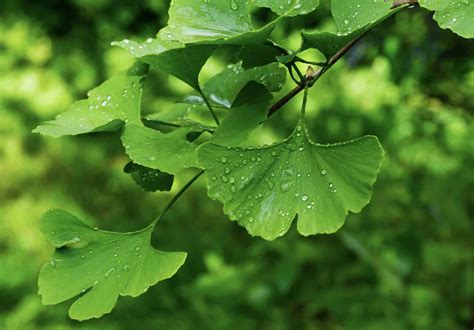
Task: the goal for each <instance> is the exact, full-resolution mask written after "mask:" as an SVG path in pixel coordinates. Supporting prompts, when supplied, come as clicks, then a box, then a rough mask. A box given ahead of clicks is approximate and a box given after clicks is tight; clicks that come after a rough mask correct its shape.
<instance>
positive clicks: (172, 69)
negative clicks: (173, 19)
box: [112, 38, 216, 90]
mask: <svg viewBox="0 0 474 330" xmlns="http://www.w3.org/2000/svg"><path fill="white" fill-rule="evenodd" d="M112 45H115V46H119V47H121V48H123V49H125V50H127V51H128V52H129V54H130V55H132V56H133V57H135V58H137V59H140V60H141V61H143V62H145V63H148V64H150V65H151V66H152V67H154V68H157V69H159V70H161V71H164V72H166V73H168V74H170V75H173V76H175V77H176V78H178V79H181V80H182V81H184V82H185V83H187V84H188V85H189V86H191V87H193V88H194V89H195V90H199V80H198V77H199V73H200V72H201V69H202V67H203V66H204V64H205V63H206V61H207V60H208V59H209V57H210V56H211V55H212V53H213V52H214V50H215V49H216V46H212V45H196V46H189V47H184V45H183V44H181V43H179V42H173V41H163V40H160V39H151V38H150V39H147V40H146V41H145V42H143V43H137V42H135V41H130V40H128V39H125V40H123V41H121V42H113V43H112Z"/></svg>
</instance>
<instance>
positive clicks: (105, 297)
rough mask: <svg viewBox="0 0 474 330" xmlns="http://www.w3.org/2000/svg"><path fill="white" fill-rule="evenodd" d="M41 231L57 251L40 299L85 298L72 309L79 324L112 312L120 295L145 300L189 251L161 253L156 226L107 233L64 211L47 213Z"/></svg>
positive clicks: (41, 283)
mask: <svg viewBox="0 0 474 330" xmlns="http://www.w3.org/2000/svg"><path fill="white" fill-rule="evenodd" d="M40 226H41V231H42V232H43V233H44V234H45V235H46V237H47V238H48V240H49V241H50V242H51V244H53V245H54V246H55V247H56V251H55V252H54V255H53V258H52V260H51V262H50V263H48V264H46V265H44V266H43V268H42V269H41V272H40V275H39V279H38V284H39V294H40V295H41V296H42V301H43V304H46V305H53V304H58V303H61V302H63V301H66V300H68V299H71V298H73V297H76V296H79V297H78V299H77V300H76V301H75V302H74V303H73V304H72V306H71V308H70V309H69V315H70V316H71V318H73V319H76V320H87V319H90V318H97V317H100V316H102V315H104V314H106V313H109V312H110V311H111V310H112V309H113V308H114V306H115V304H116V302H117V299H118V297H119V295H120V296H132V297H137V296H139V295H141V294H142V293H144V292H145V291H147V290H148V288H149V287H150V286H152V285H155V284H156V283H158V282H159V281H162V280H165V279H168V278H170V277H172V276H173V275H174V274H175V273H176V272H177V271H178V269H179V268H180V267H181V266H182V265H183V263H184V261H185V259H186V253H184V252H162V251H158V250H155V249H154V248H153V247H152V246H151V245H150V238H151V233H152V230H153V227H148V228H146V229H144V230H140V231H137V232H132V233H114V232H108V231H102V230H97V229H95V228H92V227H90V226H88V225H86V224H84V223H83V222H81V221H80V220H79V219H77V218H76V217H74V216H73V215H71V214H69V213H67V212H65V211H62V210H51V211H49V212H47V213H46V214H45V215H44V216H43V218H42V219H41V225H40Z"/></svg>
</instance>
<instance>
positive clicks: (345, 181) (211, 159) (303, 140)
mask: <svg viewBox="0 0 474 330" xmlns="http://www.w3.org/2000/svg"><path fill="white" fill-rule="evenodd" d="M382 156H383V149H382V147H381V146H380V144H379V142H378V139H377V138H376V137H375V136H365V137H362V138H360V139H357V140H353V141H349V142H345V143H338V144H331V145H321V144H316V143H314V142H312V141H311V140H310V137H309V135H308V131H307V129H306V126H305V124H304V122H303V121H301V122H300V123H299V124H298V125H297V127H296V129H295V131H294V132H293V133H292V134H291V136H290V137H288V138H287V139H285V140H284V141H282V142H280V143H277V144H274V145H271V146H268V147H263V148H227V147H223V146H219V145H216V144H210V143H208V144H204V145H202V146H201V147H200V148H199V149H198V157H199V163H200V165H201V166H202V167H203V168H204V169H206V174H207V182H208V193H209V196H210V197H211V198H213V199H216V200H219V201H220V202H222V203H223V204H224V212H225V213H226V214H227V215H228V216H229V217H230V219H231V220H236V221H237V222H238V223H239V224H240V225H241V226H244V227H245V228H246V229H247V231H248V232H249V233H250V234H251V235H252V236H261V237H263V238H264V239H267V240H273V239H275V238H277V237H279V236H282V235H283V234H285V233H286V232H287V231H288V229H289V227H290V225H291V223H292V221H293V219H294V218H295V216H296V215H298V225H297V228H298V231H299V232H300V233H301V234H302V235H313V234H317V233H333V232H335V231H337V230H338V229H339V228H340V227H341V226H342V225H343V223H344V219H345V217H346V215H347V213H348V211H351V212H360V211H361V210H362V208H363V207H364V206H365V205H366V204H367V203H368V202H369V200H370V197H371V191H372V185H373V183H374V182H375V180H376V177H377V173H378V172H379V170H380V166H381V161H382Z"/></svg>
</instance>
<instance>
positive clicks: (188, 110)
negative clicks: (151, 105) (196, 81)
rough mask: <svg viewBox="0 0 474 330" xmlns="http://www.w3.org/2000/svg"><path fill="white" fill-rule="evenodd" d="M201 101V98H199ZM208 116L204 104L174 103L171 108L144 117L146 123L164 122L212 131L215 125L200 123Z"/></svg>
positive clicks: (165, 123)
mask: <svg viewBox="0 0 474 330" xmlns="http://www.w3.org/2000/svg"><path fill="white" fill-rule="evenodd" d="M200 101H202V98H200ZM207 117H209V109H208V108H207V106H206V105H201V104H189V103H174V104H173V105H172V107H171V108H167V109H164V110H162V111H160V112H156V113H153V114H151V115H148V116H147V117H146V123H147V125H148V126H150V123H156V124H164V125H168V126H175V127H185V128H189V129H190V130H192V131H193V132H204V131H208V132H214V130H215V129H216V127H215V126H211V125H206V124H204V123H202V122H201V121H203V118H207Z"/></svg>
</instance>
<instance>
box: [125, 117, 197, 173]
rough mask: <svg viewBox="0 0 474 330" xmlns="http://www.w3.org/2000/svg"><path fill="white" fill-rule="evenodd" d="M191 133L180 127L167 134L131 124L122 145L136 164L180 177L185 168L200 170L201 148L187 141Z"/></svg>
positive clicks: (126, 127)
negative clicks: (198, 148) (199, 156)
mask: <svg viewBox="0 0 474 330" xmlns="http://www.w3.org/2000/svg"><path fill="white" fill-rule="evenodd" d="M190 132H191V130H189V129H185V128H178V129H176V130H174V131H173V132H171V133H167V134H164V133H161V132H159V131H156V130H153V129H150V128H147V127H144V126H141V125H136V124H131V125H127V126H125V128H124V131H123V133H122V143H123V145H124V147H125V152H126V153H127V155H128V156H129V157H130V159H131V160H132V161H133V162H134V163H137V164H140V165H143V166H146V167H149V168H152V169H158V170H160V171H163V172H167V173H171V174H176V173H177V172H178V171H179V170H180V169H182V168H187V167H197V157H196V148H197V145H196V144H194V143H191V142H188V141H187V140H186V136H187V134H188V133H190Z"/></svg>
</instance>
